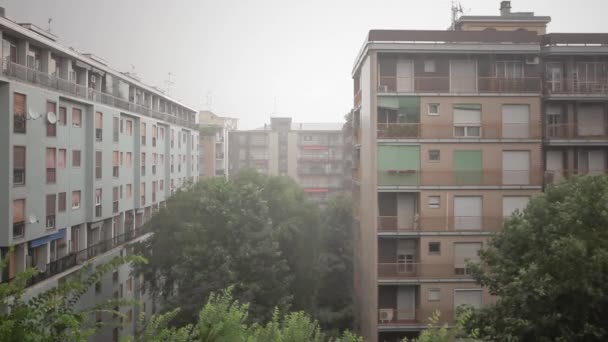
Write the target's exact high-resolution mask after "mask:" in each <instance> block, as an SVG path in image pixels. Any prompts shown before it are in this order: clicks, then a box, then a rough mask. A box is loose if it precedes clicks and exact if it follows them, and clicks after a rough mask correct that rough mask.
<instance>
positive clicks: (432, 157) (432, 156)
mask: <svg viewBox="0 0 608 342" xmlns="http://www.w3.org/2000/svg"><path fill="white" fill-rule="evenodd" d="M440 159H441V152H440V151H439V150H429V161H439V160H440Z"/></svg>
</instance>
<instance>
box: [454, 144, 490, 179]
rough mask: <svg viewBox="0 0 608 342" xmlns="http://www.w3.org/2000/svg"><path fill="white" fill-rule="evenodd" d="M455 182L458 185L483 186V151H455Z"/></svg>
mask: <svg viewBox="0 0 608 342" xmlns="http://www.w3.org/2000/svg"><path fill="white" fill-rule="evenodd" d="M454 180H455V182H456V184H457V185H480V184H482V181H483V161H482V158H481V151H454Z"/></svg>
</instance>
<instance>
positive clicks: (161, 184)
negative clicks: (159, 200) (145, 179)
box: [158, 179, 165, 191]
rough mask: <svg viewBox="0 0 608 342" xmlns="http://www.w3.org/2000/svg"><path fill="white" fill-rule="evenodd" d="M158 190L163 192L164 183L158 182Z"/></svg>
mask: <svg viewBox="0 0 608 342" xmlns="http://www.w3.org/2000/svg"><path fill="white" fill-rule="evenodd" d="M158 189H159V190H160V191H163V190H164V189H165V181H164V180H162V179H161V180H160V184H159V185H158Z"/></svg>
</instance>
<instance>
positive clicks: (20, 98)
mask: <svg viewBox="0 0 608 342" xmlns="http://www.w3.org/2000/svg"><path fill="white" fill-rule="evenodd" d="M26 103H27V100H26V97H25V95H24V94H19V93H14V94H13V132H14V133H25V132H26V122H27V120H26V112H27V104H26Z"/></svg>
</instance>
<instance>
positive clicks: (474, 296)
mask: <svg viewBox="0 0 608 342" xmlns="http://www.w3.org/2000/svg"><path fill="white" fill-rule="evenodd" d="M461 305H468V306H472V307H474V308H480V307H481V289H471V290H454V309H456V308H458V307H459V306H461Z"/></svg>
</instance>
